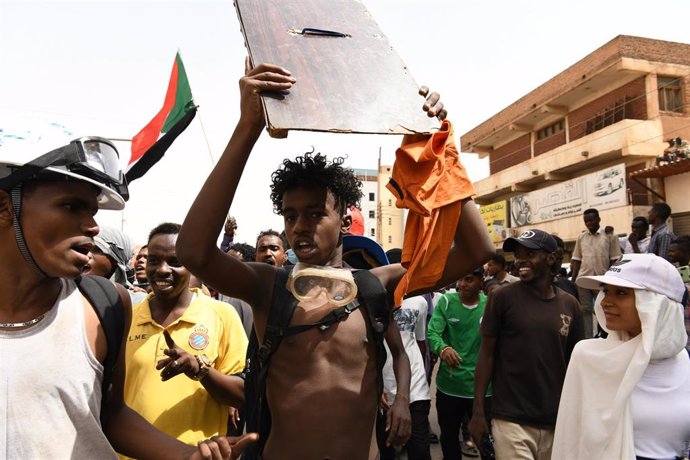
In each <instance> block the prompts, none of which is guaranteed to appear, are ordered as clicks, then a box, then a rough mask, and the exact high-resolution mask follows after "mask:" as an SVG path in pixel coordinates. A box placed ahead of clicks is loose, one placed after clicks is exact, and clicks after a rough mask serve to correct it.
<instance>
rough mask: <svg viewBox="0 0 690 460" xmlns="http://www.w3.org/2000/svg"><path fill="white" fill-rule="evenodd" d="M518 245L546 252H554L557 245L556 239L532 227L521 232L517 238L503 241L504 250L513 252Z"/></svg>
mask: <svg viewBox="0 0 690 460" xmlns="http://www.w3.org/2000/svg"><path fill="white" fill-rule="evenodd" d="M518 246H524V247H526V248H530V249H543V250H544V251H546V252H556V250H557V249H558V245H557V244H556V240H555V239H554V238H553V237H552V236H551V235H549V234H548V233H546V232H545V231H543V230H539V229H536V228H533V229H532V230H527V231H526V232H522V235H520V236H518V237H517V238H512V237H511V238H508V239H506V240H505V241H504V242H503V250H504V251H505V252H515V250H516V249H517V247H518Z"/></svg>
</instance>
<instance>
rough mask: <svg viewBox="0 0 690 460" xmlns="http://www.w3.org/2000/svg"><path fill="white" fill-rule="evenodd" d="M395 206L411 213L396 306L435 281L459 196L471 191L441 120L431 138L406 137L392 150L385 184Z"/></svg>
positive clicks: (442, 265) (449, 240)
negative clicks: (439, 126) (392, 163)
mask: <svg viewBox="0 0 690 460" xmlns="http://www.w3.org/2000/svg"><path fill="white" fill-rule="evenodd" d="M386 187H387V188H388V190H390V191H391V193H393V195H395V196H396V198H397V200H396V202H395V205H396V206H397V207H398V208H408V209H409V210H410V212H409V213H408V216H407V223H406V225H405V239H404V244H403V249H402V265H403V266H404V267H405V268H407V273H406V274H405V275H404V276H403V278H402V279H401V280H400V283H399V284H398V287H397V288H396V289H395V305H396V306H399V305H401V304H402V299H403V297H404V296H405V294H407V293H408V292H411V291H415V290H418V289H424V288H430V287H432V286H434V285H435V284H436V283H437V282H438V280H439V279H440V278H441V275H442V274H443V269H444V268H445V266H446V260H447V259H448V251H449V250H450V248H451V245H452V243H453V237H454V236H455V230H456V228H457V225H458V219H459V218H460V210H461V206H462V200H463V199H465V198H469V197H471V196H472V195H474V188H473V187H472V183H471V182H470V180H469V178H468V177H467V171H465V168H464V167H463V166H462V164H461V163H460V158H459V155H458V151H457V149H456V148H455V143H454V141H453V126H452V125H451V123H450V121H448V120H444V121H443V124H442V125H441V128H440V129H439V131H437V132H436V133H434V134H433V135H432V136H431V137H424V138H423V139H422V140H420V137H419V136H405V137H404V138H403V142H402V145H401V146H400V148H399V149H398V150H397V151H396V153H395V164H394V165H393V175H392V177H391V180H390V182H389V183H388V184H387V185H386Z"/></svg>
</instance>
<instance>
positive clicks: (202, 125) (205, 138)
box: [196, 110, 216, 166]
mask: <svg viewBox="0 0 690 460" xmlns="http://www.w3.org/2000/svg"><path fill="white" fill-rule="evenodd" d="M196 113H197V115H198V116H199V124H200V125H201V133H202V134H203V135H204V142H206V149H207V150H208V156H209V157H211V166H215V165H216V160H215V158H213V153H212V152H211V145H210V144H209V143H208V137H207V136H206V129H204V122H203V121H201V112H199V111H198V110H197V112H196Z"/></svg>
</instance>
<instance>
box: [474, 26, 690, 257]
mask: <svg viewBox="0 0 690 460" xmlns="http://www.w3.org/2000/svg"><path fill="white" fill-rule="evenodd" d="M689 107H690V45H687V44H682V43H672V42H665V41H660V40H653V39H646V38H639V37H631V36H624V35H621V36H618V37H616V38H614V39H613V40H611V41H610V42H608V43H607V44H605V45H604V46H602V47H601V48H599V49H597V50H595V51H594V52H592V53H591V54H590V55H588V56H586V57H585V58H584V59H582V60H580V61H579V62H577V63H575V64H573V65H572V66H571V67H569V68H568V69H566V70H564V71H563V72H561V73H560V74H558V75H556V76H555V77H553V78H552V79H551V80H549V81H547V82H546V83H544V84H543V85H541V86H539V87H538V88H536V89H535V90H534V91H532V92H530V93H529V94H526V95H524V96H523V97H522V98H520V99H519V100H518V101H516V102H515V103H513V104H511V105H510V106H508V107H506V108H505V109H503V110H502V111H500V112H499V113H497V114H495V115H494V116H492V117H491V118H489V119H488V120H486V121H485V122H483V123H482V124H480V125H479V126H477V127H475V128H474V129H472V130H471V131H469V132H467V133H465V134H464V135H462V136H461V148H462V151H464V152H470V153H476V154H479V155H480V157H483V158H484V157H488V159H489V165H490V176H489V177H488V178H486V179H483V180H481V181H479V182H476V183H475V184H474V187H475V190H476V192H477V196H476V201H477V202H478V203H479V204H481V205H485V206H486V208H482V209H483V211H482V215H483V216H485V221H486V222H487V226H488V228H489V232H490V233H491V235H492V238H493V240H494V242H495V244H496V246H497V247H500V245H501V242H502V241H503V240H504V239H505V238H506V237H508V236H511V235H516V234H519V233H520V232H521V231H523V230H524V229H527V228H532V227H538V228H541V229H543V230H545V231H548V232H551V233H556V234H558V235H559V236H560V237H561V238H563V240H565V241H566V243H570V245H572V244H574V241H575V239H576V238H577V236H578V235H579V234H580V233H581V232H582V231H583V230H584V224H583V222H582V211H584V210H585V209H587V208H591V207H594V208H597V209H599V211H600V215H601V218H602V227H604V226H607V225H610V226H613V227H614V231H615V232H616V233H626V232H628V231H629V230H630V223H631V221H632V218H633V217H634V216H637V215H646V213H647V210H648V208H649V206H650V205H651V204H652V203H654V202H657V201H663V200H665V201H667V202H668V203H669V205H670V206H671V207H672V209H673V216H672V217H673V218H674V222H677V225H676V227H677V228H678V225H680V224H681V223H682V222H684V220H685V219H686V216H688V217H687V220H689V221H690V200H687V199H685V198H684V197H687V196H690V195H689V194H690V180H689V179H690V176H689V174H690V172H688V171H690V166H685V167H686V168H687V169H685V170H683V169H682V168H681V167H679V166H678V164H680V163H678V164H677V165H675V169H673V171H671V170H669V169H668V168H667V169H666V170H664V169H663V168H664V167H665V165H664V164H663V163H664V162H661V163H660V164H658V162H657V157H658V156H660V155H662V153H663V151H664V149H665V148H666V147H668V145H669V144H668V141H669V140H670V139H674V138H681V139H690V109H689ZM686 163H688V164H689V165H690V160H689V161H688V162H686ZM659 168H662V172H661V173H659ZM650 171H656V172H650ZM666 173H668V174H669V175H668V176H664V174H666ZM671 173H673V174H671ZM688 230H690V228H689V229H688ZM677 233H678V234H680V233H682V232H680V231H677ZM685 233H690V231H687V232H685Z"/></svg>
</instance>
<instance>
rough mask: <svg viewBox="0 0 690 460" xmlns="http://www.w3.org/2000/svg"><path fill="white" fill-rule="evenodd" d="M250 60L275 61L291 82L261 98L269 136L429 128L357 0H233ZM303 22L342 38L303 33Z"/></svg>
mask: <svg viewBox="0 0 690 460" xmlns="http://www.w3.org/2000/svg"><path fill="white" fill-rule="evenodd" d="M235 8H236V9H237V15H238V17H239V20H240V25H241V27H242V32H243V34H244V37H245V41H246V43H245V45H246V46H247V49H248V51H249V55H250V57H251V59H252V62H253V63H254V64H259V63H262V62H264V63H273V64H277V65H280V66H282V67H284V68H286V69H288V70H290V72H292V75H293V76H294V77H295V79H296V80H297V83H296V84H295V85H294V86H293V88H292V89H291V90H290V93H289V94H287V95H286V96H285V97H284V98H282V99H279V98H272V97H264V98H263V101H264V109H265V115H266V125H267V127H268V132H269V134H270V135H271V136H272V137H286V136H287V132H288V131H289V130H304V131H326V132H339V133H342V132H346V133H350V132H352V133H376V134H407V133H414V132H418V133H419V132H421V133H428V132H430V130H432V129H434V128H438V126H439V122H438V120H436V119H433V118H432V119H429V118H428V117H427V116H426V114H425V113H424V112H423V111H422V104H423V103H424V99H423V98H422V97H421V96H419V94H418V86H417V84H416V83H415V82H414V80H413V78H412V76H411V75H410V73H409V71H408V70H407V68H406V67H405V64H403V62H402V60H401V59H400V57H399V56H398V55H397V53H396V52H395V50H393V48H392V47H391V45H390V43H389V42H388V39H387V38H386V37H385V35H384V34H383V32H381V30H380V29H379V27H378V25H377V24H376V22H375V21H374V19H373V18H372V16H371V15H370V14H369V12H368V11H367V9H366V7H365V6H364V5H363V4H362V3H361V2H360V1H358V0H235ZM305 28H314V29H322V30H329V31H337V32H341V33H344V34H347V35H348V36H347V37H332V36H315V35H308V34H301V33H300V32H301V31H302V30H303V29H305Z"/></svg>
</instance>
